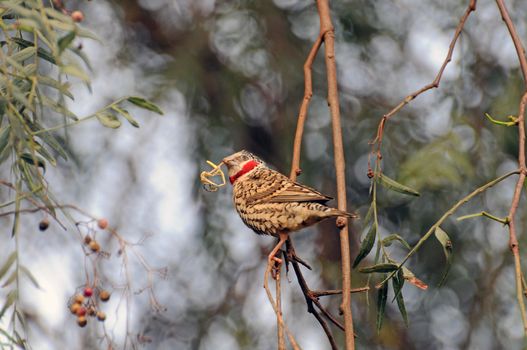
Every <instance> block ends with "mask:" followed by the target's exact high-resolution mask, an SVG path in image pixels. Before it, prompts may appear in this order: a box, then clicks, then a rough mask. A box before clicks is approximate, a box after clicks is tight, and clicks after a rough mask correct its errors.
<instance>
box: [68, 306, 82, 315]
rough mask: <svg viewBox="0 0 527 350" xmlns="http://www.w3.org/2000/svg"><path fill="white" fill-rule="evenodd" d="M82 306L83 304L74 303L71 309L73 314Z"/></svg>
mask: <svg viewBox="0 0 527 350" xmlns="http://www.w3.org/2000/svg"><path fill="white" fill-rule="evenodd" d="M80 308H81V304H77V303H73V304H71V306H70V311H71V313H72V314H74V315H76V314H77V311H78V310H79V309H80Z"/></svg>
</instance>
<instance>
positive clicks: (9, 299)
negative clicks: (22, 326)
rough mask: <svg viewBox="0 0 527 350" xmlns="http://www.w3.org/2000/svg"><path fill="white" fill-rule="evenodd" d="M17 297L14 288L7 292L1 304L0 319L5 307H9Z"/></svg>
mask: <svg viewBox="0 0 527 350" xmlns="http://www.w3.org/2000/svg"><path fill="white" fill-rule="evenodd" d="M17 297H18V293H17V291H16V290H12V291H10V292H9V293H8V294H7V298H6V301H5V304H4V306H2V310H0V319H1V318H2V317H3V316H4V314H5V312H6V311H7V309H9V307H10V306H11V305H13V304H14V303H15V301H16V299H17Z"/></svg>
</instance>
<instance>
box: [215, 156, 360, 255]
mask: <svg viewBox="0 0 527 350" xmlns="http://www.w3.org/2000/svg"><path fill="white" fill-rule="evenodd" d="M222 163H223V164H225V165H226V166H227V170H228V175H229V181H230V183H231V184H232V189H233V190H232V192H233V200H234V207H235V209H236V211H237V212H238V214H239V216H240V218H241V219H242V221H243V223H244V224H245V225H246V226H248V227H249V228H250V229H252V230H253V231H254V232H256V233H257V234H260V235H270V236H274V237H277V238H279V239H280V241H279V243H278V244H277V246H276V247H275V249H273V252H271V254H269V258H270V259H275V258H274V256H275V254H276V252H278V250H279V249H280V248H281V246H282V245H283V244H284V243H285V241H286V240H287V238H288V235H289V234H290V233H291V232H295V231H298V230H300V229H303V228H305V227H308V226H312V225H314V224H316V223H318V222H319V221H322V220H325V219H329V218H337V217H347V218H355V217H357V215H355V214H351V213H348V212H345V211H342V210H339V209H336V208H332V207H329V206H327V205H326V203H327V202H328V201H330V200H331V199H333V198H331V197H329V196H326V195H324V194H322V193H321V192H319V191H317V190H315V189H313V188H311V187H308V186H305V185H302V184H300V183H298V182H295V181H292V180H291V179H289V178H288V177H287V176H285V175H283V174H281V173H280V172H278V171H276V170H273V169H271V168H269V167H268V166H267V165H266V163H265V162H264V161H262V160H261V159H260V158H258V157H257V156H255V155H254V154H252V153H250V152H248V151H246V150H242V151H239V152H236V153H234V154H232V155H230V156H227V157H225V158H223V160H222ZM275 260H277V261H278V260H279V259H275Z"/></svg>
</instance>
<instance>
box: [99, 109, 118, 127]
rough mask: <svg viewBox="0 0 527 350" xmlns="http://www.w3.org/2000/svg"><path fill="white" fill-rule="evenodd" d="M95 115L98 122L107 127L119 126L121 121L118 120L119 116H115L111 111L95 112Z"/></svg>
mask: <svg viewBox="0 0 527 350" xmlns="http://www.w3.org/2000/svg"><path fill="white" fill-rule="evenodd" d="M96 117H97V120H99V122H100V123H101V124H102V125H104V126H105V127H107V128H111V129H117V128H118V127H120V126H121V121H120V120H119V118H117V117H116V116H115V115H113V114H111V113H105V112H101V113H97V115H96Z"/></svg>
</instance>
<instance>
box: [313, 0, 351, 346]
mask: <svg viewBox="0 0 527 350" xmlns="http://www.w3.org/2000/svg"><path fill="white" fill-rule="evenodd" d="M317 7H318V14H319V17H320V33H321V34H323V35H324V52H325V60H326V74H327V80H328V105H329V110H330V113H331V124H332V129H333V152H334V158H335V175H336V178H337V203H338V208H339V210H342V211H344V212H346V211H347V200H346V169H345V160H344V145H343V142H342V127H341V125H340V107H339V96H338V85H337V65H336V63H335V29H334V28H333V24H332V23H331V16H330V10H329V2H328V0H318V1H317ZM337 227H338V228H339V229H340V256H341V263H342V303H341V304H340V310H341V312H342V314H343V316H344V328H345V331H344V333H345V339H346V349H348V350H352V349H355V336H354V332H353V317H352V313H351V294H350V290H351V258H350V245H349V232H348V220H347V219H346V218H338V219H337Z"/></svg>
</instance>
